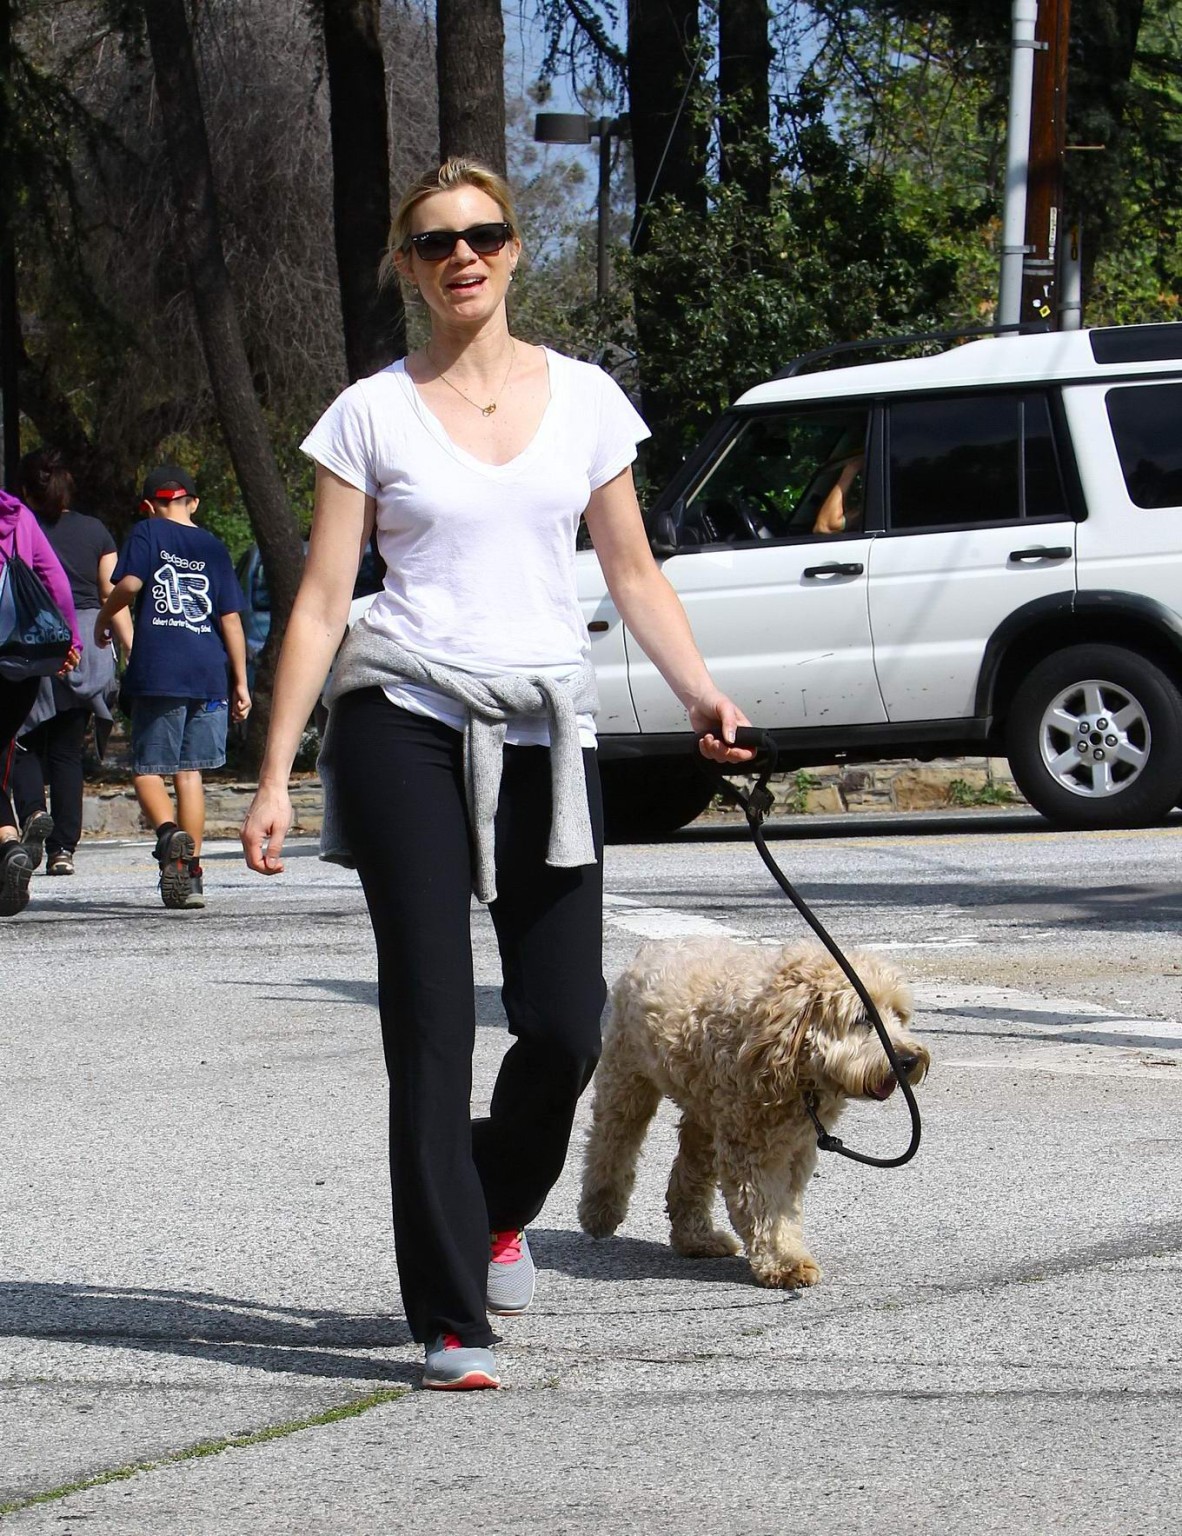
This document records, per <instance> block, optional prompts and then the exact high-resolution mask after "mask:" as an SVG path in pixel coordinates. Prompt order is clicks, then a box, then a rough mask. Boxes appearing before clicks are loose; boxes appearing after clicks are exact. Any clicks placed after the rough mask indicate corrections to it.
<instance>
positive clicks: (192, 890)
mask: <svg viewBox="0 0 1182 1536" xmlns="http://www.w3.org/2000/svg"><path fill="white" fill-rule="evenodd" d="M204 905H205V871H204V870H203V869H202V868H201V865H200V863H199V862H198V860H196V859H194V860H193V861H192V862H191V863H190V865H189V894H188V895H187V896H186V897H185V906H186V907H203V906H204Z"/></svg>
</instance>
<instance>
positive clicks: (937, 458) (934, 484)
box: [887, 393, 1068, 531]
mask: <svg viewBox="0 0 1182 1536" xmlns="http://www.w3.org/2000/svg"><path fill="white" fill-rule="evenodd" d="M887 464H888V484H889V489H890V527H891V528H892V529H894V530H896V531H900V530H911V529H918V528H950V527H957V526H958V525H971V524H981V523H1009V522H1016V521H1019V520H1021V519H1022V518H1027V517H1066V516H1067V515H1068V513H1067V502H1066V497H1065V495H1064V492H1063V481H1062V476H1061V474H1060V471H1059V464H1058V460H1057V458H1056V454H1055V440H1054V433H1053V430H1052V427H1051V417H1050V410H1049V408H1048V405H1047V400H1046V397H1045V396H1044V395H1041V394H1034V393H1031V394H1022V395H1001V394H988V395H958V396H957V397H955V398H953V399H949V398H945V399H940V400H905V401H900V402H899V403H897V404H895V405H892V406H891V408H890V426H889V447H888V453H887Z"/></svg>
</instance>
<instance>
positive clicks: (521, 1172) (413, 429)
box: [242, 160, 750, 1389]
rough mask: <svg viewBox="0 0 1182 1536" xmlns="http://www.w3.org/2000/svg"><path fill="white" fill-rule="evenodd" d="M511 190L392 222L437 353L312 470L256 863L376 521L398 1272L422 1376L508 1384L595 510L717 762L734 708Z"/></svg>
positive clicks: (356, 807) (575, 770)
mask: <svg viewBox="0 0 1182 1536" xmlns="http://www.w3.org/2000/svg"><path fill="white" fill-rule="evenodd" d="M521 250H522V243H521V237H520V234H519V231H518V227H517V220H516V215H515V213H514V209H513V203H512V198H511V195H510V192H509V189H508V187H507V186H506V184H505V182H504V181H503V180H502V179H501V178H500V177H499V176H497V175H495V174H494V173H493V172H491V171H489V170H487V169H486V168H484V167H483V166H480V165H477V164H474V163H472V162H467V161H461V160H449V161H448V162H446V163H445V164H444V165H443V166H441V167H439V168H438V169H436V170H433V171H431V172H430V173H429V174H428V175H426V176H424V177H422V178H421V179H420V180H419V181H417V182H416V183H415V184H414V185H413V186H412V187H411V188H410V189H409V190H408V191H407V193H406V195H405V196H404V197H403V199H402V201H401V203H400V205H399V207H398V209H397V212H396V214H395V217H394V221H393V225H392V229H391V236H390V250H389V258H388V259H389V262H390V264H391V265H392V266H393V267H394V268H395V269H396V270H397V272H398V275H399V276H400V277H401V278H402V280H403V281H404V282H405V283H407V284H409V285H410V286H411V287H413V288H414V289H416V290H417V292H418V294H419V296H420V297H421V298H422V300H423V302H424V303H425V305H426V307H427V311H428V314H429V317H430V339H429V340H428V341H427V343H426V345H425V346H423V347H422V348H420V349H419V350H418V351H416V352H413V353H412V354H411V355H410V356H409V357H407V358H405V359H403V360H401V361H399V362H397V363H394V364H392V365H391V366H390V367H389V368H386V369H383V370H382V372H380V373H378V374H375V375H373V376H372V377H371V378H367V379H362V380H360V381H359V382H358V383H356V384H354V385H352V386H351V387H350V388H349V389H347V390H346V391H345V392H344V393H343V394H342V395H341V396H340V397H339V398H338V399H337V400H336V401H335V402H334V404H333V405H332V406H330V407H329V409H328V411H327V412H326V413H325V415H324V416H323V417H322V418H321V420H320V421H319V422H318V423H317V425H316V426H315V427H314V428H313V430H312V432H311V434H310V435H309V437H308V438H307V440H306V441H305V443H304V445H303V447H304V449H305V451H306V452H307V453H309V454H310V455H311V456H312V458H313V459H314V460H315V461H316V466H317V469H316V510H315V518H314V522H313V528H312V536H311V545H310V549H309V554H308V561H307V568H306V570H305V573H304V577H303V582H302V585H301V587H300V592H299V596H298V598H297V601H296V605H295V608H294V611H293V613H292V617H291V621H290V624H289V627H288V630H287V634H286V637H285V640H284V645H283V651H282V655H281V658H280V662H279V668H278V673H277V678H276V687H275V699H274V709H273V715H272V721H271V730H270V735H269V739H268V744H267V750H266V755H265V760H264V763H263V767H262V772H261V776H260V782H259V788H258V793H257V795H256V797H255V800H254V803H253V805H252V806H251V809H250V811H249V813H248V815H247V818H246V821H245V823H244V826H243V833H242V838H243V845H244V848H245V852H246V859H247V863H248V864H249V865H250V867H251V868H252V869H255V870H257V871H259V872H260V873H262V874H277V873H279V872H280V871H281V870H282V868H283V861H282V849H283V841H284V837H285V836H286V833H287V830H288V827H289V826H290V824H291V814H292V813H291V804H290V801H289V798H288V789H287V783H288V776H289V773H290V769H291V765H292V761H293V758H294V755H295V751H296V748H297V746H298V743H299V740H300V735H301V732H302V730H303V728H304V724H305V722H306V721H307V719H308V716H309V714H310V713H311V711H312V708H313V706H314V704H315V702H316V699H317V696H318V694H319V692H320V689H321V686H322V684H323V682H324V679H325V677H326V675H327V673H328V670H329V666H330V664H331V663H332V662H333V658H334V655H335V654H336V651H337V646H338V645H339V643H340V641H341V637H342V635H343V634H344V633H345V628H346V621H347V616H348V611H349V599H350V594H351V592H352V587H353V580H354V576H355V573H356V571H357V566H358V562H359V559H360V557H361V554H362V552H363V551H364V549H365V547H366V544H367V542H368V541H369V538H370V535H371V533H372V532H373V531H374V529H375V527H376V531H377V540H378V545H379V548H380V551H381V554H382V555H383V557H384V559H385V562H386V566H387V576H386V583H385V588H384V590H383V592H382V593H381V594H380V595H379V596H378V598H377V599H376V600H375V602H374V604H373V606H372V607H371V608H370V609H369V610H368V612H367V613H366V615H365V616H364V618H363V619H362V620H361V621H360V622H359V623H358V624H357V625H356V626H355V627H354V629H353V630H352V631H351V633H350V635H349V637H348V640H347V642H346V644H345V646H344V647H343V649H342V651H341V655H340V657H339V658H338V660H337V662H336V665H335V667H334V668H333V680H332V684H331V687H330V689H329V695H328V696H329V701H330V705H331V709H330V718H329V725H328V729H327V732H326V737H325V743H324V754H323V759H322V772H323V775H324V779H325V785H326V811H325V831H324V836H323V839H322V853H323V855H324V856H325V857H336V858H340V859H341V860H342V861H346V860H347V861H349V862H353V863H355V865H356V867H357V870H358V872H359V874H360V877H361V882H362V886H363V889H364V892H365V898H366V902H367V904H368V907H369V913H370V917H371V920H372V924H373V929H374V936H375V939H376V943H377V952H378V982H379V1006H380V1013H381V1021H382V1037H383V1045H384V1049H385V1058H386V1066H387V1069H388V1073H389V1079H390V1171H391V1183H392V1191H393V1212H394V1238H395V1250H396V1256H397V1261H398V1271H399V1281H400V1285H401V1289H402V1296H403V1301H404V1304H405V1307H406V1316H407V1320H408V1323H409V1325H410V1328H411V1331H412V1333H413V1335H414V1337H415V1339H416V1340H418V1341H419V1342H420V1343H421V1344H422V1345H423V1346H424V1349H425V1355H426V1359H425V1365H424V1374H423V1384H424V1386H427V1387H433V1388H443V1389H455V1388H460V1389H463V1388H470V1387H495V1386H498V1385H499V1383H500V1377H499V1373H498V1369H497V1365H496V1360H495V1357H494V1354H493V1351H492V1344H493V1342H494V1338H493V1333H492V1330H491V1328H490V1326H489V1320H488V1314H489V1313H490V1312H491V1313H492V1314H493V1315H494V1316H510V1315H514V1314H516V1313H518V1312H521V1311H524V1309H525V1307H527V1306H528V1305H529V1302H530V1300H531V1299H532V1295H533V1287H534V1266H533V1260H532V1256H531V1255H530V1252H529V1244H528V1240H527V1238H526V1235H525V1232H526V1227H527V1225H528V1223H529V1222H531V1221H533V1220H534V1218H535V1217H536V1216H537V1215H538V1213H539V1211H540V1210H541V1208H542V1205H543V1202H544V1201H545V1199H546V1196H547V1194H548V1193H549V1191H550V1189H551V1187H552V1186H553V1184H554V1182H555V1181H556V1180H557V1178H558V1176H559V1174H560V1173H561V1171H562V1167H563V1163H564V1160H565V1157H566V1152H567V1146H568V1142H569V1139H570V1133H571V1126H572V1122H573V1117H574V1112H575V1106H576V1103H577V1101H578V1098H579V1095H580V1094H581V1093H582V1092H583V1090H584V1089H585V1088H586V1086H587V1083H588V1081H589V1080H590V1077H591V1074H592V1071H593V1070H594V1067H595V1063H596V1061H597V1059H598V1056H599V1048H600V1034H599V1028H600V1014H601V1011H602V1008H603V1003H604V998H605V987H604V980H603V974H602V961H601V938H602V881H601V874H602V871H601V852H602V826H601V823H602V816H601V809H600V798H599V786H598V778H597V773H596V764H595V727H594V709H595V697H594V678H593V675H592V673H591V669H590V665H589V662H588V640H587V632H586V627H585V625H584V622H583V619H582V616H581V613H580V609H579V605H578V602H577V599H576V591H575V565H574V554H575V533H576V529H577V526H578V523H579V519H580V516H585V518H586V523H587V527H588V529H589V531H590V534H591V537H592V539H593V541H594V545H595V548H596V551H597V553H598V556H599V560H600V562H601V565H602V567H603V571H604V576H605V578H606V581H607V585H608V588H609V590H610V592H611V595H612V598H613V600H614V602H615V603H616V605H617V607H618V609H619V611H620V614H621V616H622V617H623V619H624V622H625V623H626V624H627V625H628V627H629V629H630V630H631V632H632V634H633V635H634V636H635V638H636V639H637V640H638V641H639V643H640V644H641V645H642V646H643V647H644V649H645V651H646V652H647V653H648V654H649V655H650V656H651V657H652V659H653V661H654V662H655V664H656V665H657V667H658V668H659V669H660V671H661V673H662V675H663V676H664V677H665V679H666V680H667V681H668V683H669V686H670V687H671V688H672V689H673V690H674V692H675V693H676V694H677V696H678V697H679V698H680V699H681V701H682V702H683V704H684V705H685V708H686V711H687V715H688V717H689V724H690V725H691V726H692V728H693V729H694V730H695V731H698V732H700V733H703V735H702V744H701V750H702V751H703V753H704V754H705V755H706V756H707V757H710V758H713V759H714V760H716V761H720V762H740V761H744V760H746V758H747V757H749V756H750V754H749V753H746V752H743V751H741V750H740V749H738V748H736V747H735V746H733V745H732V743H733V741H734V732H735V728H736V726H737V725H739V724H742V723H745V722H744V717H743V715H742V714H741V713H740V711H739V710H738V709H737V708H736V706H735V705H734V704H733V703H732V702H731V701H730V700H729V699H727V698H725V697H724V696H723V695H722V694H721V693H720V692H719V691H718V689H717V688H716V687H715V686H714V684H713V682H712V681H711V679H710V676H709V674H708V672H707V670H706V667H705V665H704V663H703V661H702V658H701V656H700V655H699V653H698V651H697V648H696V646H695V645H694V642H693V639H692V637H691V635H690V631H689V627H688V624H687V622H686V619H685V615H684V613H683V611H682V608H681V605H680V603H679V601H678V599H677V597H676V595H675V594H674V592H673V590H672V588H671V587H670V586H669V584H668V583H667V582H666V581H665V579H664V577H663V576H662V575H661V573H660V571H659V570H658V568H657V566H656V565H655V563H654V561H653V558H652V555H651V552H650V550H649V546H648V542H647V538H646V536H645V531H644V528H643V525H642V522H641V518H640V512H639V509H638V507H637V503H636V496H635V492H634V490H633V485H632V474H631V464H632V461H633V459H634V458H635V454H636V445H637V442H638V441H640V440H641V439H642V438H644V437H645V436H647V435H648V433H647V428H646V427H645V425H644V423H643V421H642V420H641V419H640V417H639V416H638V415H637V414H636V412H635V411H634V410H633V408H632V406H631V405H630V404H629V403H628V401H627V399H626V398H625V396H624V395H623V394H622V393H621V391H620V390H619V388H618V387H617V386H616V385H615V383H614V382H613V381H612V380H611V379H610V378H609V377H608V376H607V375H606V374H604V373H603V372H602V371H601V370H599V369H598V368H595V367H592V366H590V365H588V364H585V363H580V362H575V361H573V360H572V359H569V358H566V357H563V356H561V355H559V354H558V353H555V352H552V351H549V350H548V349H546V348H544V347H538V346H531V345H528V344H527V343H525V342H522V341H520V340H519V339H518V338H516V337H514V335H513V334H512V332H511V330H510V328H509V322H508V318H507V315H506V308H505V298H506V294H507V292H508V289H509V285H510V283H511V282H512V280H513V273H514V269H515V267H516V266H517V263H518V260H519V259H520V256H521ZM473 889H475V891H476V894H477V896H478V897H479V898H480V899H481V900H483V901H486V902H487V903H488V906H489V912H490V915H491V918H492V921H493V925H494V928H495V931H496V936H497V941H498V945H499V948H500V954H501V963H502V971H503V981H504V985H503V988H502V997H503V1000H504V1005H505V1011H506V1014H507V1017H508V1020H509V1030H510V1033H511V1034H512V1036H513V1037H514V1038H513V1043H512V1044H511V1045H510V1047H509V1049H508V1051H507V1052H506V1054H505V1057H504V1060H503V1063H502V1065H501V1068H500V1072H499V1075H498V1077H497V1081H496V1086H495V1089H494V1092H493V1097H492V1103H491V1106H490V1111H489V1115H488V1117H487V1118H483V1119H480V1120H477V1121H476V1122H475V1123H473V1122H472V1121H471V1119H470V1096H471V1086H472V1052H473V1045H474V1040H475V1001H474V990H473V977H472V952H471V936H470V903H471V894H472V891H473Z"/></svg>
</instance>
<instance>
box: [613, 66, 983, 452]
mask: <svg viewBox="0 0 1182 1536" xmlns="http://www.w3.org/2000/svg"><path fill="white" fill-rule="evenodd" d="M782 121H783V124H784V127H785V129H786V134H785V138H786V147H785V148H782V149H778V150H777V149H774V148H773V149H770V150H769V156H770V158H771V160H772V163H773V167H774V172H775V179H774V181H773V185H772V192H771V198H770V201H769V205H768V208H767V209H766V211H764V210H760V209H759V208H756V207H753V206H752V205H751V203H750V202H749V200H748V199H747V197H746V196H745V194H744V193H743V191H742V190H741V188H739V187H737V186H735V185H733V184H731V185H728V184H721V183H719V182H718V181H716V180H714V179H711V180H710V181H709V182H708V184H707V188H706V191H707V209H706V212H705V213H704V214H699V213H695V212H693V211H692V210H690V209H687V208H685V207H684V206H682V205H681V204H679V203H677V202H674V201H671V200H666V201H663V202H660V203H658V205H657V206H656V208H655V209H654V212H653V215H652V219H651V225H650V236H649V242H648V246H647V249H646V250H645V252H644V254H643V255H640V256H633V257H632V258H630V259H629V260H628V261H627V262H626V263H625V270H626V272H627V274H628V276H630V277H631V279H632V281H633V283H634V284H635V285H636V290H637V295H638V300H637V301H638V303H645V302H646V295H647V294H649V293H652V294H654V295H658V297H657V299H655V300H654V301H653V308H652V310H650V327H649V328H648V329H647V330H646V333H645V334H646V344H647V350H646V353H645V355H644V356H643V358H642V372H643V375H644V378H645V383H646V388H649V387H653V386H656V388H657V389H658V390H659V391H660V393H661V394H662V395H663V396H664V397H665V398H667V399H669V400H670V401H671V402H673V410H672V413H671V414H672V416H673V417H674V421H673V422H667V423H650V425H652V426H654V428H656V429H657V430H658V431H660V430H664V431H665V432H666V433H671V434H673V435H675V437H676V439H677V446H678V447H679V448H682V449H684V448H685V447H687V446H689V444H690V442H692V440H693V439H694V438H695V437H696V436H697V435H698V434H699V433H700V431H701V429H702V428H703V427H704V425H705V424H706V423H707V422H708V421H709V419H710V418H711V417H712V416H713V415H714V414H716V412H717V411H718V410H719V409H720V408H721V407H722V406H723V405H725V404H726V403H727V402H728V401H730V400H732V399H734V397H735V396H736V395H737V394H738V393H740V392H741V391H742V390H743V389H745V388H747V387H748V386H749V385H751V384H753V383H755V382H757V381H758V380H760V379H765V378H768V377H770V376H771V375H772V374H774V373H776V372H777V371H778V370H779V369H781V368H783V367H784V366H785V364H786V363H787V362H788V361H789V360H790V359H791V358H792V357H794V356H795V355H797V354H798V353H801V352H805V351H809V350H811V349H812V348H815V347H819V346H824V345H825V344H827V343H829V342H831V341H839V340H846V339H853V338H858V337H863V336H872V335H879V334H883V333H884V332H890V331H893V330H898V329H900V328H904V327H906V328H923V327H926V326H930V325H933V324H935V323H936V322H937V320H938V319H939V318H940V317H941V315H942V313H943V312H944V309H945V306H946V305H947V303H948V300H949V296H950V295H951V294H952V292H953V291H954V287H955V280H956V265H955V262H954V260H953V259H952V258H951V256H950V255H949V254H947V253H946V252H943V251H941V250H939V249H938V247H937V243H936V241H935V239H934V238H933V235H932V232H931V231H930V230H928V229H925V228H924V227H923V224H922V222H921V220H920V218H919V217H917V216H915V215H914V214H913V213H912V212H911V211H909V210H907V209H906V208H905V207H904V206H903V205H902V204H901V202H900V199H899V197H898V195H897V192H896V188H895V184H894V180H893V178H892V177H891V176H890V175H889V174H885V173H883V172H881V171H879V170H872V169H868V168H867V167H866V166H865V165H864V164H859V163H858V162H857V161H856V160H855V158H854V157H853V156H852V154H851V153H850V149H849V146H848V145H847V143H846V142H845V141H844V140H843V139H842V138H841V137H840V135H839V133H838V132H837V131H836V130H835V129H834V127H833V126H832V124H831V122H830V121H829V118H828V115H827V111H826V101H825V99H824V95H823V92H822V91H821V89H820V87H819V84H818V83H816V82H806V84H805V86H804V87H803V88H802V89H801V91H800V92H799V93H798V96H797V99H796V100H795V101H794V103H793V104H792V106H791V109H789V108H787V107H782Z"/></svg>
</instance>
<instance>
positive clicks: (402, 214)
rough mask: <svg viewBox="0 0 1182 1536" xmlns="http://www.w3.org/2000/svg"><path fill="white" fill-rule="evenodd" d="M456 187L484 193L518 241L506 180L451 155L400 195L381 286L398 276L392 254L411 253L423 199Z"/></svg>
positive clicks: (391, 225) (475, 163) (380, 277)
mask: <svg viewBox="0 0 1182 1536" xmlns="http://www.w3.org/2000/svg"><path fill="white" fill-rule="evenodd" d="M455 187H475V188H476V189H477V190H478V191H480V192H484V193H486V194H487V195H488V196H489V197H491V198H492V200H493V202H494V203H496V205H497V207H498V208H499V209H500V210H501V214H502V217H503V218H504V221H505V223H506V224H508V226H509V229H510V231H511V232H512V237H513V239H514V240H520V239H521V228H520V225H519V224H518V222H517V210H516V208H515V207H514V206H513V194H512V192H510V190H509V183H508V182H507V181H506V180H505V178H504V177H503V176H500V175H498V174H497V172H496V171H493V170H490V169H489V167H488V166H487V165H482V164H481V163H480V161H479V160H463V159H460V158H459V157H458V156H454V155H453V156H452V157H451V158H450V159H448V160H445V161H444V162H443V164H442V165H441V166H438V167H437V168H436V169H434V170H431V171H424V172H423V174H422V175H421V176H418V177H416V178H415V180H414V181H412V182H411V184H410V186H409V187H407V189H406V191H405V192H404V193H403V194H402V197H401V199H400V201H399V203H398V207H397V208H395V210H394V217H393V219H391V221H390V237H389V239H388V240H387V242H386V254H385V256H383V258H382V265H381V269H380V271H379V274H378V275H379V280H380V281H381V282H383V283H386V282H389V281H390V279H391V278H393V277H395V276H396V275H397V271H398V269H397V267H396V266H395V263H394V256H395V253H396V252H398V251H402V252H403V253H405V252H407V251H409V250H410V234H411V230H410V223H411V214H412V213H413V212H414V210H415V208H416V207H417V206H418V204H419V203H421V202H422V201H423V199H424V198H425V197H432V196H434V194H435V193H436V192H450V191H452V190H453V189H454V188H455Z"/></svg>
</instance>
